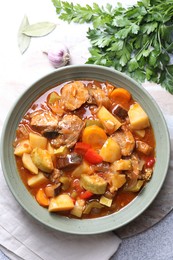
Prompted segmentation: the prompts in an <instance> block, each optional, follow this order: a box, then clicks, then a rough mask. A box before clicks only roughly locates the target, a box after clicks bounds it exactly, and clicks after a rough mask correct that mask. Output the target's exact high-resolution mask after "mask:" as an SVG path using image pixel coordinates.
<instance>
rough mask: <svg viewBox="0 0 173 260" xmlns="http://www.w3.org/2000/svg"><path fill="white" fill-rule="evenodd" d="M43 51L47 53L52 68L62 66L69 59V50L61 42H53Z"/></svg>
mask: <svg viewBox="0 0 173 260" xmlns="http://www.w3.org/2000/svg"><path fill="white" fill-rule="evenodd" d="M44 53H46V54H47V56H48V59H49V61H50V63H51V64H52V65H53V66H54V68H59V67H63V66H65V65H66V64H67V63H68V62H69V61H70V52H69V50H68V48H67V47H66V46H65V45H64V44H63V43H61V42H57V43H54V44H53V45H52V46H50V47H49V48H48V50H47V51H44Z"/></svg>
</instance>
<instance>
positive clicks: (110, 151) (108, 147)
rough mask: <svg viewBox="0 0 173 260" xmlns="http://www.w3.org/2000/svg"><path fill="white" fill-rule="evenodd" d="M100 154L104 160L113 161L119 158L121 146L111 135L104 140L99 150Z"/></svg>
mask: <svg viewBox="0 0 173 260" xmlns="http://www.w3.org/2000/svg"><path fill="white" fill-rule="evenodd" d="M100 155H101V157H102V158H103V160H104V161H105V162H110V163H113V162H114V161H115V160H119V159H120V158H121V148H120V146H119V144H118V143H117V142H116V141H114V140H113V139H112V138H111V137H110V138H108V139H107V140H106V142H105V143H104V145H103V146H102V148H101V150H100Z"/></svg>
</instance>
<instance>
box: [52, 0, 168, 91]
mask: <svg viewBox="0 0 173 260" xmlns="http://www.w3.org/2000/svg"><path fill="white" fill-rule="evenodd" d="M52 2H53V4H54V6H55V7H56V12H57V14H58V15H59V18H60V19H62V20H64V21H67V22H69V23H70V22H72V21H73V22H76V23H85V22H87V23H91V24H92V28H89V29H88V32H87V37H88V39H89V40H90V42H91V48H90V50H89V51H90V54H91V57H89V59H88V61H87V62H86V63H90V64H98V65H103V66H107V67H113V68H115V69H116V70H119V71H122V72H125V73H127V74H129V75H130V76H131V77H133V78H134V79H136V80H138V81H140V82H144V81H145V80H148V81H152V82H155V83H158V84H161V86H162V87H164V88H165V89H166V90H167V91H169V92H170V93H171V94H173V64H172V63H171V55H172V53H173V0H166V1H163V0H141V1H139V2H137V4H136V5H134V6H131V7H128V8H124V7H123V6H122V5H121V4H118V5H117V7H112V5H110V4H106V6H105V7H103V6H99V5H98V4H96V3H94V4H93V5H92V7H91V6H89V5H86V6H85V7H83V6H81V5H79V4H76V5H74V4H73V3H69V2H64V1H60V0H52Z"/></svg>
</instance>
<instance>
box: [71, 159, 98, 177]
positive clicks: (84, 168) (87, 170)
mask: <svg viewBox="0 0 173 260" xmlns="http://www.w3.org/2000/svg"><path fill="white" fill-rule="evenodd" d="M92 173H93V170H92V168H91V167H90V165H89V164H88V163H87V162H85V161H83V162H82V163H81V164H80V165H79V166H78V167H76V168H75V169H74V170H73V172H72V176H73V177H75V178H79V177H80V176H81V174H88V175H90V174H92Z"/></svg>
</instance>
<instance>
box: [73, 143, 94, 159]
mask: <svg viewBox="0 0 173 260" xmlns="http://www.w3.org/2000/svg"><path fill="white" fill-rule="evenodd" d="M90 148H91V145H90V144H86V143H83V142H78V143H76V145H75V147H74V151H75V152H76V153H78V154H80V155H82V156H84V155H85V153H86V152H87V150H88V149H90Z"/></svg>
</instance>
